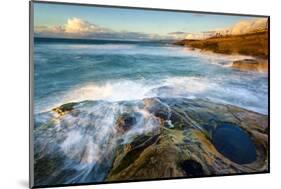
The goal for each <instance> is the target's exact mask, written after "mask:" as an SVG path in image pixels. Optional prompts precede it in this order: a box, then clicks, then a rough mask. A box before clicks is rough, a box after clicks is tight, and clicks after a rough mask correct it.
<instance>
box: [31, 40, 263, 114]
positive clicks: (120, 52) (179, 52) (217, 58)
mask: <svg viewBox="0 0 281 189" xmlns="http://www.w3.org/2000/svg"><path fill="white" fill-rule="evenodd" d="M244 58H249V57H247V56H241V55H221V54H214V53H202V52H200V51H197V50H192V49H189V48H186V47H181V46H175V45H172V44H171V43H169V42H161V41H145V42H140V41H117V40H86V39H83V40H81V39H80V40H78V39H48V38H35V42H34V110H35V113H39V112H44V111H49V110H51V109H52V108H55V107H57V106H60V105H62V104H64V103H68V102H79V101H83V100H105V101H121V100H137V99H143V98H148V97H184V98H206V99H209V100H211V101H214V102H220V103H224V104H232V105H235V106H238V107H242V108H245V109H248V110H252V111H255V112H259V113H262V114H268V75H267V74H264V73H257V72H245V71H239V70H235V69H232V68H231V64H232V62H233V61H234V60H240V59H244Z"/></svg>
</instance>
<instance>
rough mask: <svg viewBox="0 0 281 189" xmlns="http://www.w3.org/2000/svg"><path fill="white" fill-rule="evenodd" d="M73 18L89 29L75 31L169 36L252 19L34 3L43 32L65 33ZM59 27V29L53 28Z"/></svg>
mask: <svg viewBox="0 0 281 189" xmlns="http://www.w3.org/2000/svg"><path fill="white" fill-rule="evenodd" d="M73 18H76V20H75V23H76V24H75V23H73V22H69V23H70V24H71V23H72V24H75V26H74V25H72V26H73V27H81V26H83V27H86V28H88V29H85V30H83V29H82V30H71V31H73V32H74V31H87V32H88V33H89V32H90V31H92V33H93V32H96V31H98V30H94V29H93V28H94V27H96V28H103V29H104V30H99V31H98V32H105V30H106V31H107V32H108V31H109V30H110V32H111V33H112V32H124V31H126V32H136V33H144V34H156V35H168V34H169V33H172V32H186V33H199V32H204V31H211V30H217V29H221V28H226V27H230V26H232V25H234V24H235V23H237V22H239V21H241V20H249V19H253V17H245V16H228V15H211V14H198V13H197V14H196V13H186V12H170V11H156V10H140V9H124V8H109V7H92V6H77V5H76V6H73V5H65V4H46V3H45V4H44V3H34V23H35V32H36V31H37V30H36V28H37V27H38V28H39V27H42V28H41V30H40V32H38V33H41V35H44V31H45V30H46V31H45V33H46V34H47V33H48V34H50V33H52V32H53V33H54V32H55V31H56V32H57V33H60V34H58V35H63V34H62V33H63V32H62V31H61V30H64V27H66V24H67V23H68V21H71V19H73ZM72 21H74V20H72ZM79 22H80V23H79ZM56 27H60V29H58V28H57V29H56V30H55V29H52V28H56ZM44 28H45V30H44ZM89 28H92V29H89ZM72 29H73V28H72ZM38 31H39V30H38ZM60 31H61V32H60ZM68 35H70V34H69V33H68Z"/></svg>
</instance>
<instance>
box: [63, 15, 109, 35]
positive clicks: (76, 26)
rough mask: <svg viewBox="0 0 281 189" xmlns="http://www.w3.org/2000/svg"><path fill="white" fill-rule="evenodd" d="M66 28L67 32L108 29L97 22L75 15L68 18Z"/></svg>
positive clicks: (90, 31)
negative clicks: (90, 21) (92, 22)
mask: <svg viewBox="0 0 281 189" xmlns="http://www.w3.org/2000/svg"><path fill="white" fill-rule="evenodd" d="M64 30H65V32H66V33H76V34H77V33H79V34H81V33H82V34H83V33H93V32H103V31H106V29H103V28H101V27H99V26H97V25H95V24H91V23H89V22H87V21H84V20H82V19H79V18H75V17H74V18H71V19H68V20H67V23H66V24H65V26H64Z"/></svg>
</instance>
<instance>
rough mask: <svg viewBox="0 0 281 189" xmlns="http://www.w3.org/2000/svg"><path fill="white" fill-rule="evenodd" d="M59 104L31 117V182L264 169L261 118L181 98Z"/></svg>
mask: <svg viewBox="0 0 281 189" xmlns="http://www.w3.org/2000/svg"><path fill="white" fill-rule="evenodd" d="M63 107H65V106H60V107H59V108H57V109H53V110H52V111H50V112H46V113H44V114H42V115H40V116H38V117H39V118H38V117H37V120H35V125H36V127H35V130H34V138H35V142H34V143H35V149H34V151H35V157H34V159H35V161H34V162H35V170H34V171H35V175H36V180H35V182H36V184H37V185H42V184H43V185H44V184H50V183H57V184H58V183H59V184H61V183H83V182H99V181H120V180H123V181H124V180H138V179H140V180H142V179H157V178H171V177H198V176H208V175H226V174H235V173H253V172H266V171H268V116H267V115H262V114H259V113H255V112H252V111H248V110H245V109H241V108H238V107H236V106H232V105H225V104H219V103H213V102H210V101H209V100H204V99H186V98H148V99H144V100H137V101H123V102H117V103H116V102H115V103H111V102H105V101H84V102H80V103H75V104H70V105H67V106H66V108H63ZM58 110H60V111H58Z"/></svg>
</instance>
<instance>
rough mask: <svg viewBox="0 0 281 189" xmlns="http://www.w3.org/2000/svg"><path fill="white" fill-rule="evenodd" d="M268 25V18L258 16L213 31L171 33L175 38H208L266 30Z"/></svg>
mask: <svg viewBox="0 0 281 189" xmlns="http://www.w3.org/2000/svg"><path fill="white" fill-rule="evenodd" d="M267 27H268V21H267V18H258V19H251V20H241V21H240V22H237V23H236V24H234V25H233V26H230V27H227V28H223V29H215V30H212V31H205V32H204V31H202V32H198V33H190V32H182V31H176V32H171V33H169V35H170V36H171V37H172V38H174V39H206V38H209V37H212V36H215V35H217V34H221V35H239V34H246V33H251V32H256V31H259V30H265V29H267Z"/></svg>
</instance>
